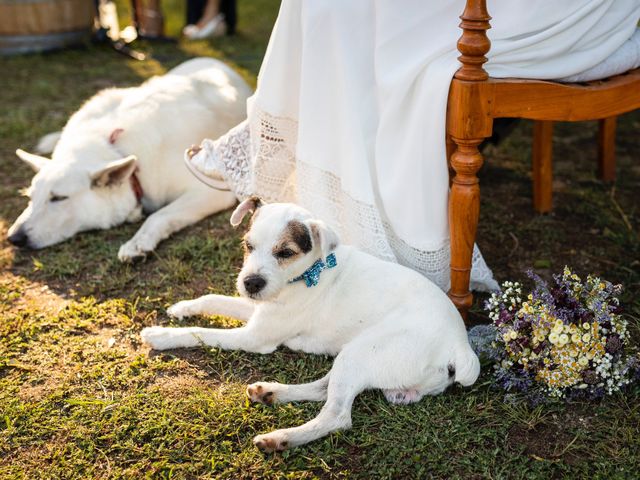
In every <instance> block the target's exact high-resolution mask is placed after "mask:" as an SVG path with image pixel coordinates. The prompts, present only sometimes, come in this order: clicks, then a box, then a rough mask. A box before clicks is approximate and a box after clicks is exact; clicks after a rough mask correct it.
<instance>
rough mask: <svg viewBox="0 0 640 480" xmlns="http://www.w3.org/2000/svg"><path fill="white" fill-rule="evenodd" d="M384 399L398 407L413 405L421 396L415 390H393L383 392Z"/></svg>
mask: <svg viewBox="0 0 640 480" xmlns="http://www.w3.org/2000/svg"><path fill="white" fill-rule="evenodd" d="M382 393H384V396H385V398H386V399H387V401H388V402H389V403H396V404H398V405H407V404H409V403H415V402H418V401H420V399H421V398H422V395H420V393H419V392H418V390H415V389H407V390H400V389H393V390H383V391H382Z"/></svg>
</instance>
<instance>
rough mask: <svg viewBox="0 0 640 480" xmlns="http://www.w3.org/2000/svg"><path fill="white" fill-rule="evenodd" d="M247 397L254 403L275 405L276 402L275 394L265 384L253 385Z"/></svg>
mask: <svg viewBox="0 0 640 480" xmlns="http://www.w3.org/2000/svg"><path fill="white" fill-rule="evenodd" d="M247 397H249V400H250V401H252V402H254V403H264V404H265V405H273V404H274V403H275V401H276V396H275V393H274V392H273V391H272V389H271V388H269V384H268V383H265V382H258V383H253V384H251V385H249V386H248V387H247Z"/></svg>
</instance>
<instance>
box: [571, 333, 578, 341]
mask: <svg viewBox="0 0 640 480" xmlns="http://www.w3.org/2000/svg"><path fill="white" fill-rule="evenodd" d="M571 341H572V342H573V343H578V342H580V334H579V333H574V334H573V335H571Z"/></svg>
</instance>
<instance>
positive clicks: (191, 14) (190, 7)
mask: <svg viewBox="0 0 640 480" xmlns="http://www.w3.org/2000/svg"><path fill="white" fill-rule="evenodd" d="M206 4H207V0H187V25H195V24H196V23H198V20H200V18H201V17H202V15H203V13H204V7H205V6H206Z"/></svg>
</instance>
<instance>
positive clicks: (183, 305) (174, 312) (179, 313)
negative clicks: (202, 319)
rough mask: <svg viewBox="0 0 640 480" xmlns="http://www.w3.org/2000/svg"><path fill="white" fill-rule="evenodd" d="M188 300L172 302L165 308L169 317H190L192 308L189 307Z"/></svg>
mask: <svg viewBox="0 0 640 480" xmlns="http://www.w3.org/2000/svg"><path fill="white" fill-rule="evenodd" d="M191 303H192V302H191V301H190V300H183V301H181V302H178V303H174V304H173V305H171V306H170V307H169V308H167V314H168V315H169V316H170V317H171V318H177V319H178V320H181V319H183V318H184V317H190V316H192V315H193V314H194V312H193V309H192V308H191Z"/></svg>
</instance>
